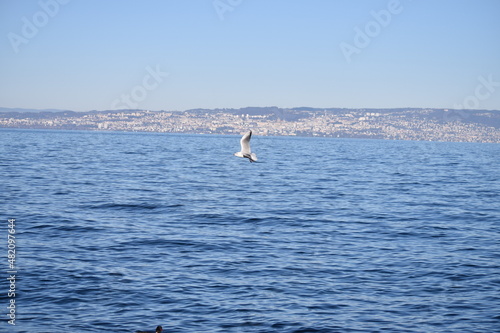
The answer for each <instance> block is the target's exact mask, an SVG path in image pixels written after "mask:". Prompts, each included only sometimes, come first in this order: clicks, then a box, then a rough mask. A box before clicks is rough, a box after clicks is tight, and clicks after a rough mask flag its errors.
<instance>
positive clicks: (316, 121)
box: [0, 107, 500, 143]
mask: <svg viewBox="0 0 500 333" xmlns="http://www.w3.org/2000/svg"><path fill="white" fill-rule="evenodd" d="M0 128H28V129H57V130H91V131H135V132H161V133H198V134H240V133H242V132H244V131H246V130H248V129H249V128H250V129H252V130H253V131H254V133H255V134H256V135H274V136H315V137H336V138H368V139H387V140H417V141H453V142H490V143H500V111H498V110H448V109H422V108H397V109H344V108H310V107H298V108H290V109H285V108H278V107H246V108H240V109H193V110H187V111H163V110H162V111H149V110H108V111H86V112H75V111H71V110H54V109H48V110H36V109H10V108H0Z"/></svg>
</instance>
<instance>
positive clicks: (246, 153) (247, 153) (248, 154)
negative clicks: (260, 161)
mask: <svg viewBox="0 0 500 333" xmlns="http://www.w3.org/2000/svg"><path fill="white" fill-rule="evenodd" d="M251 137H252V131H250V132H247V133H245V135H243V137H242V138H241V140H240V144H241V151H239V152H237V153H236V154H234V156H238V157H244V158H248V159H249V160H250V163H251V162H255V161H257V155H255V154H254V153H252V150H251V149H250V138H251Z"/></svg>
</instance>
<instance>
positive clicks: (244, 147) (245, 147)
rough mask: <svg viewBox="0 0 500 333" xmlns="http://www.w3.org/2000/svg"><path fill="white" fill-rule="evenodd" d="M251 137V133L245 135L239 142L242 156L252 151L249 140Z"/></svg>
mask: <svg viewBox="0 0 500 333" xmlns="http://www.w3.org/2000/svg"><path fill="white" fill-rule="evenodd" d="M251 137H252V131H250V132H247V133H245V135H243V137H242V138H241V140H240V144H241V152H242V153H243V155H245V154H251V153H252V150H251V149H250V138H251Z"/></svg>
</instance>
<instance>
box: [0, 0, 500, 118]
mask: <svg viewBox="0 0 500 333" xmlns="http://www.w3.org/2000/svg"><path fill="white" fill-rule="evenodd" d="M56 4H57V5H56ZM374 13H375V14H374ZM499 18H500V1H499V0H413V1H412V0H399V1H398V0H380V1H379V0H370V1H368V0H365V1H363V0H359V1H352V0H215V1H214V0H145V1H131V0H129V1H127V0H106V1H101V0H71V1H69V0H36V1H31V0H23V1H13V0H0V106H3V107H20V108H58V109H72V110H77V111H84V110H94V109H96V110H105V109H111V108H126V107H127V106H128V105H130V106H137V108H140V109H151V110H162V109H163V110H186V109H190V108H198V107H200V108H219V107H228V108H233V107H234V108H238V107H244V106H278V107H296V106H312V107H347V108H358V107H374V108H383V107H407V106H409V107H433V108H454V107H457V106H460V105H465V106H469V107H472V108H480V109H500V19H499ZM167 73H168V74H167Z"/></svg>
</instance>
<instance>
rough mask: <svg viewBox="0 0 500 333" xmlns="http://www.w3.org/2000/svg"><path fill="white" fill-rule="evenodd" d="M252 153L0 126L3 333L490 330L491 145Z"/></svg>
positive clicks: (496, 296) (496, 262) (498, 274)
mask: <svg viewBox="0 0 500 333" xmlns="http://www.w3.org/2000/svg"><path fill="white" fill-rule="evenodd" d="M252 148H253V150H254V152H255V153H256V154H257V156H258V157H259V162H258V163H249V162H248V160H247V159H241V158H237V157H234V156H233V155H232V154H233V153H234V152H237V151H239V137H238V136H215V135H171V134H155V133H113V132H78V131H44V130H12V129H0V157H1V159H0V180H1V183H0V203H1V211H0V218H1V220H0V221H1V225H0V233H1V234H0V239H3V240H4V241H1V244H0V246H1V248H3V249H4V250H0V253H4V256H3V258H4V259H3V262H1V263H0V267H2V270H1V271H0V274H3V277H1V276H0V278H1V280H2V281H3V282H2V284H0V288H2V289H3V291H2V290H0V309H3V310H0V316H1V317H0V318H1V321H0V331H2V332H40V333H42V332H47V333H54V332H134V331H136V330H139V329H140V330H154V328H155V327H156V325H162V326H163V327H164V329H165V332H176V333H184V332H185V333H188V332H190V333H191V332H262V333H264V332H265V333H267V332H295V333H299V332H304V333H305V332H384V333H385V332H398V333H399V332H440V333H442V332H460V333H465V332H478V333H479V332H481V333H484V332H499V331H500V199H499V195H500V145H498V144H473V143H440V142H410V141H406V142H405V141H382V140H354V139H353V140H348V139H331V138H292V137H259V136H254V137H253V138H252ZM8 218H15V219H16V237H17V238H16V251H17V252H16V268H17V270H18V273H17V280H16V297H15V301H16V305H17V307H16V325H15V326H12V325H9V324H8V323H7V320H8V319H9V318H8V316H7V313H8V309H7V306H8V305H9V300H10V298H9V297H7V291H8V289H9V283H8V281H7V279H6V278H7V277H8V273H7V270H8V267H7V255H6V253H7V232H8V231H7V220H8ZM2 234H3V236H2Z"/></svg>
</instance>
